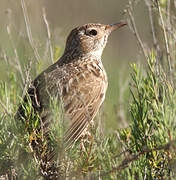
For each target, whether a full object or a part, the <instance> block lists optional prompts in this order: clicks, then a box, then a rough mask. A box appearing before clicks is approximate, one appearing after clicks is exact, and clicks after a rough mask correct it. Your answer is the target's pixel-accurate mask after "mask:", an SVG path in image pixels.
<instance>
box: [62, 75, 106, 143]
mask: <svg viewBox="0 0 176 180" xmlns="http://www.w3.org/2000/svg"><path fill="white" fill-rule="evenodd" d="M85 76H86V77H85ZM101 78H102V77H95V76H94V75H93V74H92V73H87V74H84V76H83V74H80V75H78V76H77V78H75V79H73V80H72V83H71V85H70V88H69V89H65V93H64V97H63V103H64V109H65V114H66V115H67V116H68V118H69V119H71V124H70V126H69V128H68V130H67V131H66V133H65V136H64V143H65V144H66V146H69V145H71V144H72V143H73V142H74V141H76V140H77V139H78V138H79V137H80V136H81V134H82V133H83V131H85V130H86V128H87V127H88V125H89V123H90V122H91V121H92V120H93V118H94V117H95V115H96V113H97V111H98V109H99V108H100V105H101V104H102V102H103V100H104V95H105V90H106V86H105V84H104V82H103V81H102V79H101ZM67 88H68V87H67Z"/></svg>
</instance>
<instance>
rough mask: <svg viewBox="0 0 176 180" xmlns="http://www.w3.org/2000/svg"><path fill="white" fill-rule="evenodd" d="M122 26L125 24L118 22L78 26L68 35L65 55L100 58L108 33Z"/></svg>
mask: <svg viewBox="0 0 176 180" xmlns="http://www.w3.org/2000/svg"><path fill="white" fill-rule="evenodd" d="M124 25H126V23H124V22H120V23H115V24H111V25H104V24H85V25H83V26H79V27H77V28H75V29H73V30H72V31H71V33H70V34H69V36H68V38H67V42H66V48H65V53H67V54H70V56H73V57H77V56H80V55H82V54H83V55H93V56H96V57H97V58H100V57H101V54H102V52H103V49H104V47H105V46H106V43H107V39H108V36H109V35H110V33H111V32H112V31H113V30H116V29H118V28H120V27H122V26H124Z"/></svg>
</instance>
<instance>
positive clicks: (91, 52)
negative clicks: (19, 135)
mask: <svg viewBox="0 0 176 180" xmlns="http://www.w3.org/2000/svg"><path fill="white" fill-rule="evenodd" d="M125 24H126V23H116V24H112V25H102V24H86V25H83V26H80V27H77V28H75V29H73V30H72V31H71V33H70V35H69V36H68V38H67V42H66V48H65V51H64V54H63V56H62V57H61V58H60V59H59V60H58V61H57V62H56V63H55V64H53V65H51V66H50V67H48V68H47V69H46V70H44V71H43V72H42V73H41V74H40V75H39V76H38V77H37V78H36V79H35V80H34V81H33V83H32V85H31V87H30V88H29V90H28V94H29V97H30V99H31V100H32V106H33V108H34V111H35V112H38V114H39V116H40V118H41V120H42V121H43V122H44V123H45V122H47V124H48V123H49V122H48V121H47V118H48V116H49V114H50V110H49V101H50V99H51V97H57V98H58V102H60V103H61V104H62V107H63V109H64V115H65V117H66V118H67V119H69V120H70V125H69V127H68V129H67V131H66V132H65V136H64V143H65V144H66V145H67V146H69V145H71V144H72V143H73V142H75V141H76V140H77V139H79V137H80V136H81V135H82V134H83V133H84V132H85V131H86V129H87V128H88V125H89V123H91V122H92V121H93V119H94V117H95V115H96V113H97V112H98V110H99V108H100V106H101V104H102V103H103V101H104V99H105V93H106V89H107V85H108V81H107V75H106V72H105V69H104V67H103V64H102V62H101V55H102V52H103V49H104V47H105V45H106V43H107V38H108V36H109V34H110V33H111V32H112V31H113V30H115V29H118V28H119V27H122V26H124V25H125ZM26 101H27V97H25V98H24V102H26ZM17 114H18V115H20V116H21V117H23V118H24V119H25V118H26V117H24V112H23V108H22V106H20V108H19V110H18V113H17ZM18 117H19V116H18Z"/></svg>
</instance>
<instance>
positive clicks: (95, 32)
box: [89, 29, 97, 36]
mask: <svg viewBox="0 0 176 180" xmlns="http://www.w3.org/2000/svg"><path fill="white" fill-rule="evenodd" d="M89 35H92V36H96V35H97V31H96V30H95V29H92V30H90V31H89Z"/></svg>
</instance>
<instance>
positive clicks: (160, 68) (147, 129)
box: [0, 0, 176, 180]
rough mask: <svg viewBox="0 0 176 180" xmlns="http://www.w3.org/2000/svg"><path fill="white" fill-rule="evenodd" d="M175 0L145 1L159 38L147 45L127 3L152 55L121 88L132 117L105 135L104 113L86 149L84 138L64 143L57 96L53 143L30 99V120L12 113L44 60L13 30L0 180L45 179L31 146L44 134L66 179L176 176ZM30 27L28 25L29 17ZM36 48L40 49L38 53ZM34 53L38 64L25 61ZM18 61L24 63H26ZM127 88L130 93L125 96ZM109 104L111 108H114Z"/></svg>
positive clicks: (3, 98) (1, 116)
mask: <svg viewBox="0 0 176 180" xmlns="http://www.w3.org/2000/svg"><path fill="white" fill-rule="evenodd" d="M144 2H147V1H145V0H144ZM169 2H170V1H166V2H165V4H161V2H160V1H156V3H153V4H146V8H148V10H149V17H150V20H151V27H152V28H151V29H152V34H153V40H154V45H153V47H148V48H146V47H145V45H144V43H143V42H142V40H141V39H142V37H140V35H139V34H138V32H137V29H136V26H135V19H134V16H133V13H134V12H133V6H135V5H136V4H135V3H137V1H134V2H133V3H132V2H131V1H129V4H128V5H127V10H126V12H127V15H128V18H129V25H131V26H130V27H131V30H132V32H133V33H134V35H135V36H136V39H137V41H138V42H139V45H140V47H141V49H142V52H143V55H144V57H145V59H146V63H145V65H141V64H140V65H139V64H132V65H131V70H130V72H131V74H130V78H129V86H124V87H122V84H123V83H120V85H119V87H118V88H119V96H120V98H119V105H120V108H121V109H120V110H121V112H122V114H123V116H122V121H123V122H128V121H126V119H127V118H128V119H129V124H128V125H126V127H125V128H124V127H122V128H119V129H118V130H115V129H113V128H112V129H111V130H110V132H111V133H106V132H105V130H104V129H105V128H103V127H101V126H99V125H100V123H99V121H102V119H103V118H104V117H103V114H104V112H102V113H100V114H99V117H97V124H95V126H94V127H92V128H91V131H92V134H93V137H92V138H90V137H86V138H85V140H84V148H80V143H81V142H80V141H78V142H76V143H75V144H74V146H73V147H72V148H71V149H69V150H68V151H66V152H65V151H64V150H63V147H62V136H63V124H62V113H61V111H60V109H59V106H58V104H57V103H56V102H55V100H52V101H51V106H52V111H53V112H52V113H53V114H54V119H53V121H54V122H53V123H52V124H51V127H50V131H51V132H50V142H49V143H48V144H46V141H45V139H44V140H43V139H42V138H41V136H40V134H37V133H36V132H37V127H38V126H40V121H39V119H38V118H37V116H36V114H35V113H30V112H31V111H33V110H32V108H31V105H30V102H29V104H28V105H27V106H26V107H25V108H26V113H29V114H32V116H33V117H32V118H30V119H29V121H27V122H26V123H24V122H22V121H18V122H17V121H16V120H15V119H14V116H15V113H16V111H17V109H18V104H19V103H20V102H21V101H22V98H21V97H20V95H21V94H23V95H24V94H25V91H26V90H27V87H28V85H29V82H30V81H31V79H33V78H32V77H34V76H36V75H37V74H38V73H39V72H40V71H41V67H42V66H45V65H44V64H43V61H42V59H40V58H39V57H38V55H36V54H37V48H36V47H34V46H35V44H33V42H32V41H31V40H29V42H26V39H23V38H22V37H21V38H22V42H23V45H24V46H27V47H30V46H32V47H31V48H29V49H30V50H29V51H30V52H28V53H29V56H28V57H26V54H28V53H26V52H23V51H22V49H21V46H20V47H17V46H16V44H15V43H14V42H13V36H12V34H11V33H10V31H9V37H11V41H12V44H13V45H12V47H11V50H10V51H9V55H8V56H7V54H6V53H4V56H3V59H4V64H5V66H6V68H7V69H8V72H7V73H6V72H4V73H5V74H7V75H8V76H6V80H1V81H0V179H3V178H4V179H15V178H18V179H43V177H42V175H41V173H40V167H39V164H38V162H37V161H35V159H34V158H33V155H34V152H33V151H32V150H31V148H30V142H31V140H32V139H35V138H38V139H39V140H42V143H41V145H42V147H40V148H41V149H40V150H42V153H45V150H46V148H54V149H55V152H56V153H57V156H58V160H57V163H56V164H57V167H58V172H59V177H60V179H71V178H72V179H103V180H106V179H107V180H109V179H129V180H130V179H151V180H152V179H171V180H172V179H176V178H175V177H176V174H175V173H176V168H175V164H176V118H175V117H176V100H175V99H176V92H175V84H176V82H175V81H176V74H175V70H176V69H175V68H176V66H175V62H174V59H176V51H175V48H174V42H175V39H174V37H175V36H174V35H175V34H176V27H175V23H174V22H175V14H174V11H172V8H170V9H169ZM22 3H24V1H22ZM162 3H163V2H162ZM23 5H24V4H23ZM151 7H152V8H153V9H152V12H155V13H156V12H157V14H156V19H155V20H158V22H159V23H158V27H160V28H161V31H163V34H162V33H161V34H160V36H159V38H160V41H161V42H160V43H158V41H159V40H158V39H157V37H155V35H156V27H155V26H154V25H153V23H152V22H153V21H152V20H154V19H152V18H153V16H151V15H152V14H151V11H150V10H151ZM168 9H169V10H168ZM167 12H170V13H167ZM26 13H27V12H26V11H24V16H27V15H26ZM44 15H45V14H44ZM45 23H46V24H47V19H46V16H45ZM26 26H29V24H28V23H26ZM28 28H30V27H28ZM47 28H49V27H47ZM49 33H50V31H49V29H48V34H49ZM29 38H31V35H30V36H29ZM48 38H49V37H48ZM31 42H32V45H31ZM50 43H51V42H50ZM50 45H51V44H50ZM32 49H35V53H33V51H32ZM50 50H51V46H50ZM59 51H60V50H59V48H58V47H57V48H55V50H53V52H54V54H53V55H52V53H51V51H50V55H51V56H52V57H53V58H54V60H56V59H57V58H58V56H59ZM168 52H169V54H168ZM12 54H14V55H15V66H14V64H13V65H12V64H11V62H10V61H9V59H8V58H7V57H11V58H12ZM29 57H32V58H36V59H37V58H38V59H39V63H38V64H36V63H27V59H28V58H29ZM20 59H25V61H24V62H23V63H22V62H21V61H20ZM19 78H20V81H19ZM112 80H113V79H112ZM127 82H128V81H127ZM128 91H129V92H130V95H129V96H130V98H123V96H125V94H128V93H127V92H128ZM111 92H113V90H112V91H111ZM128 103H129V106H128V108H126V106H127V104H128ZM111 107H112V106H111ZM107 109H109V110H108V111H111V112H112V110H110V108H109V107H108V108H107ZM127 109H128V112H127ZM119 114H120V113H119ZM113 116H115V115H113ZM113 116H112V117H113ZM58 117H59V118H58ZM123 118H124V119H123ZM117 119H118V118H117ZM119 119H120V118H119ZM119 123H120V122H119ZM114 124H115V122H114ZM103 126H105V125H103ZM27 129H28V130H27ZM29 129H30V130H29ZM35 133H36V134H35ZM48 146H49V147H48Z"/></svg>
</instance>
